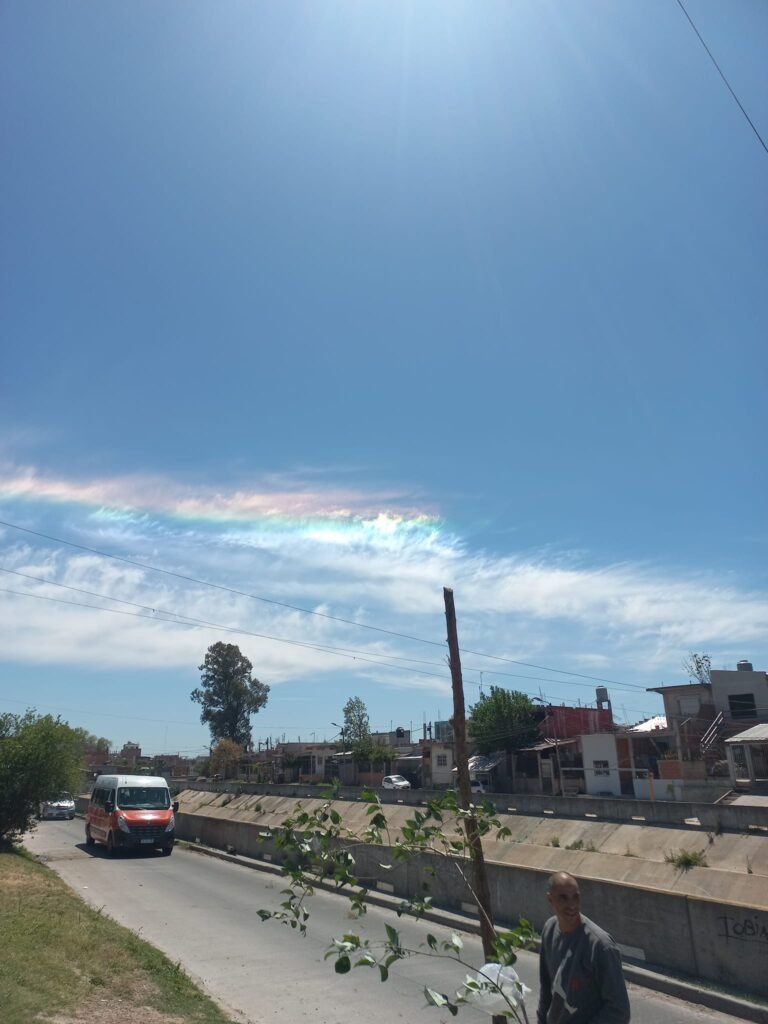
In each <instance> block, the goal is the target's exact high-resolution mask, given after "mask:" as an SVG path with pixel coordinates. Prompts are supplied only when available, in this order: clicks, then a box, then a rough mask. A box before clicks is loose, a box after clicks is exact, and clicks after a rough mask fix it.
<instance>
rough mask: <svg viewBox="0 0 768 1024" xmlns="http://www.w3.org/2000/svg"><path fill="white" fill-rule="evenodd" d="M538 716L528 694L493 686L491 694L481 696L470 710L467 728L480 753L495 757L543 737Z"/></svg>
mask: <svg viewBox="0 0 768 1024" xmlns="http://www.w3.org/2000/svg"><path fill="white" fill-rule="evenodd" d="M536 717H537V716H536V708H535V707H534V706H533V702H532V701H531V698H530V697H528V696H527V695H526V694H524V693H520V692H519V691H518V690H502V689H501V688H500V687H498V686H492V687H491V692H490V693H483V694H481V695H480V700H479V701H478V702H477V704H474V705H473V706H472V707H471V708H470V710H469V719H468V722H467V726H468V730H469V733H470V735H471V736H472V739H473V740H474V741H475V743H476V744H477V749H478V750H479V751H480V753H481V754H492V753H493V752H494V751H495V750H518V749H519V748H520V747H524V746H525V745H526V744H527V743H532V742H534V741H535V740H536V739H537V738H538V736H539V731H538V727H537V725H536Z"/></svg>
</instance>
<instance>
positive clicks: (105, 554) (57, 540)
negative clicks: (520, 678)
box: [0, 519, 645, 690]
mask: <svg viewBox="0 0 768 1024" xmlns="http://www.w3.org/2000/svg"><path fill="white" fill-rule="evenodd" d="M0 526H5V527H6V528H7V529H9V530H18V531H19V532H21V533H27V534H29V535H30V536H32V537H40V538H41V539H43V540H48V541H52V542H53V543H54V544H64V545H65V546H66V547H71V548H76V549H77V550H79V551H87V552H88V554H91V555H98V556H99V557H100V558H110V559H112V560H114V561H116V562H122V563H124V564H125V565H132V566H135V567H136V568H138V569H145V570H146V571H147V572H156V573H160V574H161V575H164V576H171V577H173V578H175V579H179V580H183V581H184V582H186V583H194V584H195V585H197V586H201V587H210V588H212V589H213V590H220V591H223V592H224V593H228V594H234V595H236V596H237V597H246V598H248V599H249V600H252V601H260V602H262V603H264V604H270V605H275V606H276V607H278V608H287V609H288V610H290V611H294V612H300V613H301V614H303V615H315V616H317V617H319V618H321V619H328V620H330V621H332V622H340V623H342V624H343V625H346V626H356V627H357V628H359V629H367V630H371V631H372V632H375V633H382V634H383V635H385V636H393V637H396V638H398V639H400V640H410V641H413V642H414V643H421V644H429V645H430V646H432V647H440V648H441V649H445V641H440V640H429V639H427V638H425V637H419V636H412V635H411V634H409V633H400V632H397V631H396V630H393V629H386V628H384V627H383V626H374V625H372V624H370V623H368V622H357V621H356V620H354V619H345V618H342V617H341V616H338V615H331V614H330V613H328V612H320V611H317V610H316V609H313V608H302V607H301V606H299V605H294V604H288V603H287V602H285V601H276V600H274V599H273V598H269V597H262V596H261V595H259V594H251V593H248V592H247V591H244V590H237V589H236V588H234V587H227V586H224V585H223V584H221V583H211V582H210V581H209V580H202V579H199V578H197V577H195V576H188V575H185V574H184V573H179V572H174V571H173V570H171V569H162V568H160V567H158V566H155V565H150V564H149V563H147V562H140V561H138V560H137V559H133V558H126V557H125V556H123V555H115V554H113V553H112V552H110V551H101V550H99V549H98V548H92V547H89V546H88V545H86V544H77V543H76V542H75V541H71V540H64V539H63V538H62V537H54V536H51V535H50V534H47V533H41V532H40V531H38V530H31V529H29V527H26V526H19V525H18V524H17V523H9V522H6V521H4V520H1V519H0ZM22 596H23V595H22ZM109 600H114V599H112V598H110V599H109ZM70 603H74V602H70ZM105 610H107V609H105ZM223 628H226V627H223ZM293 642H294V643H297V642H298V641H293ZM460 650H461V653H462V654H471V655H473V657H476V658H490V659H492V660H493V661H501V662H505V663H506V664H508V665H519V666H520V667H522V668H533V669H536V670H537V671H539V672H553V673H555V674H557V675H563V676H572V677H574V678H577V679H588V680H591V681H592V682H596V683H608V684H609V685H611V686H621V687H630V688H632V689H638V690H644V689H645V687H643V686H639V685H637V684H636V683H622V682H621V681H619V680H617V679H607V678H605V677H603V676H592V675H588V674H586V673H583V672H573V671H570V670H568V669H563V668H552V667H551V666H548V665H534V664H532V663H531V662H528V661H519V660H516V659H515V658H505V657H502V656H501V655H497V654H486V653H484V652H483V651H473V650H469V649H467V648H463V647H462V648H461V649H460Z"/></svg>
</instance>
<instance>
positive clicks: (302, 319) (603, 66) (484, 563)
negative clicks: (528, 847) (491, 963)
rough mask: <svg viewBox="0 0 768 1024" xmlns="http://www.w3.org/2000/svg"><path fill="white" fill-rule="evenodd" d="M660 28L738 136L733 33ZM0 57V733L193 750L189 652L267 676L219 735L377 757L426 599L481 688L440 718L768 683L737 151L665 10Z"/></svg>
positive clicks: (200, 37)
mask: <svg viewBox="0 0 768 1024" xmlns="http://www.w3.org/2000/svg"><path fill="white" fill-rule="evenodd" d="M687 8H688V10H689V13H690V14H691V16H692V17H693V18H694V20H695V21H696V23H697V25H698V27H699V30H700V31H701V33H702V35H703V37H704V38H705V39H706V40H707V43H708V45H709V47H710V49H711V50H712V51H713V53H714V54H715V55H716V57H717V59H718V61H719V63H720V65H721V67H722V68H723V70H724V72H725V73H726V75H727V76H728V78H729V81H730V82H731V84H732V86H733V88H734V89H735V91H736V92H737V94H738V95H739V98H740V100H741V102H742V103H743V104H744V106H745V108H746V109H747V111H748V112H749V114H750V117H751V118H752V120H753V122H754V123H755V125H756V127H757V128H758V130H759V131H760V132H761V133H762V135H763V138H766V137H768V101H767V99H766V97H768V70H767V69H766V65H765V60H764V54H765V46H766V42H767V41H768V6H766V5H765V4H763V3H761V2H758V0H734V2H732V3H729V4H728V5H723V4H722V3H719V2H717V0H687ZM0 31H1V32H2V37H3V39H4V47H3V50H4V54H3V61H2V63H1V64H0V130H1V131H2V139H3V154H4V155H3V158H2V163H1V164H0V175H1V178H0V186H1V187H0V235H1V237H2V239H3V243H2V251H1V252H0V288H2V313H0V329H1V330H2V353H3V356H2V374H1V375H0V439H1V440H0V519H2V520H3V521H4V522H6V523H10V524H15V525H16V526H22V527H25V528H26V529H28V530H32V531H36V533H38V534H46V535H48V537H50V538H56V539H53V540H50V539H49V540H46V539H44V538H42V537H39V536H35V535H33V534H31V533H23V532H21V531H19V530H15V529H13V528H11V527H0V565H1V566H3V567H4V568H5V569H12V570H14V571H15V572H16V573H19V572H23V573H26V577H30V576H31V577H34V578H33V579H29V578H25V577H21V576H13V575H12V574H9V573H7V572H6V573H2V574H0V575H2V576H3V579H2V580H0V586H3V587H4V588H5V590H6V591H8V590H13V591H15V592H16V593H7V592H0V652H1V653H0V658H2V661H0V709H2V710H9V711H18V710H23V708H24V707H25V706H26V705H28V704H30V705H34V706H36V707H37V708H38V709H39V710H41V711H48V710H51V711H60V712H61V714H62V715H63V716H64V717H66V718H67V719H68V720H70V721H71V722H72V723H73V724H77V725H83V726H85V727H86V728H88V729H90V730H91V731H93V732H97V733H99V734H100V735H106V736H108V737H109V738H110V739H112V740H113V742H114V743H116V744H121V743H122V742H124V741H125V740H127V739H133V740H136V741H139V742H141V743H142V745H143V746H144V748H145V749H147V750H149V751H151V752H157V751H161V750H168V751H172V750H199V749H201V748H202V747H204V746H205V744H206V742H207V732H206V730H205V729H204V728H203V727H202V726H201V725H200V724H199V722H198V715H197V711H196V706H195V705H193V704H192V703H191V702H190V700H189V693H190V691H191V690H192V689H193V688H194V686H195V685H197V682H198V673H197V666H198V664H199V663H200V662H201V661H202V658H203V655H204V652H205V649H206V648H207V646H208V645H209V644H210V643H213V642H215V641H216V640H219V639H226V640H228V641H231V642H237V643H239V644H240V646H241V648H242V650H243V652H244V653H245V654H247V655H248V657H249V658H250V659H251V661H252V662H253V664H254V670H255V672H256V674H257V675H259V677H260V678H261V679H263V680H264V681H265V682H268V683H269V684H270V685H271V686H272V693H271V698H270V702H269V705H268V707H267V708H266V709H265V710H264V711H263V712H261V714H260V715H259V716H258V717H257V718H256V719H254V737H255V738H256V739H258V738H259V737H262V738H264V737H266V736H272V737H273V738H275V737H277V736H279V735H282V734H283V733H285V734H286V736H287V738H291V739H292V738H295V737H296V736H302V738H310V736H312V735H314V736H316V738H321V737H322V736H328V737H329V738H330V737H331V736H332V735H333V733H334V731H335V730H334V729H333V727H332V726H331V724H330V723H331V722H333V721H336V722H338V721H340V717H339V716H340V714H341V708H342V706H343V704H344V702H345V700H346V699H347V697H348V696H350V695H352V694H359V695H360V696H362V697H363V699H364V700H365V701H366V702H367V704H368V707H369V710H370V713H371V719H372V723H373V725H374V726H375V727H377V728H378V727H380V728H389V726H390V723H394V724H395V725H397V724H401V725H405V726H406V727H407V726H409V725H410V724H411V723H413V727H414V728H417V727H418V726H420V723H421V722H422V721H423V720H424V717H425V716H426V718H427V719H428V720H434V719H436V718H438V717H443V718H445V717H448V712H449V707H450V693H449V691H450V687H449V679H448V674H447V669H446V667H445V663H444V657H445V652H444V649H442V648H441V647H440V646H439V644H440V643H441V642H442V641H443V639H444V636H445V625H444V619H443V609H442V587H443V585H448V586H453V587H454V588H455V592H456V604H457V609H458V613H459V629H460V636H461V640H462V642H463V645H464V646H465V647H467V648H470V649H472V650H474V651H478V652H483V653H485V654H491V655H495V656H497V657H501V658H506V659H509V661H507V662H503V661H495V660H493V659H491V658H480V657H479V656H474V655H473V656H469V655H467V656H466V658H465V666H466V668H467V672H466V682H467V699H468V701H469V702H470V703H472V701H473V700H475V699H476V697H477V693H478V686H479V682H480V673H481V672H482V673H483V683H484V684H490V683H495V684H497V685H510V686H515V687H517V688H520V689H524V690H526V691H527V692H531V693H535V694H539V693H541V694H543V695H544V696H545V697H546V698H548V699H552V700H560V699H562V700H566V701H573V702H576V701H577V700H581V701H582V702H584V701H590V700H592V699H593V698H594V689H593V688H594V685H595V681H594V680H590V679H586V678H583V677H584V676H596V677H600V678H604V679H609V680H612V681H613V683H615V684H616V685H613V687H612V689H611V696H612V699H613V702H614V707H615V709H616V710H617V715H618V717H619V718H622V719H626V720H636V719H638V718H641V717H643V716H645V715H650V714H653V713H656V712H657V711H659V710H660V705H659V703H658V701H657V699H655V698H654V697H653V695H647V694H646V693H645V690H644V688H645V687H646V686H654V685H658V684H659V683H661V682H662V681H667V682H672V681H678V680H681V679H682V678H683V675H682V672H681V661H682V659H683V657H684V656H685V655H686V653H687V652H688V651H689V650H691V649H694V650H706V651H709V652H710V653H711V655H712V658H713V663H714V664H715V665H717V666H734V665H735V663H736V661H737V660H738V659H739V658H742V657H747V658H751V660H752V661H753V662H754V663H755V667H756V668H768V642H767V639H766V621H767V619H768V575H767V574H766V568H765V564H766V559H765V555H766V541H767V540H768V530H767V529H766V516H765V507H766V497H767V495H766V486H765V479H766V473H765V470H766V466H765V386H766V369H767V363H768V359H767V357H766V346H765V338H766V336H767V335H768V289H766V287H765V273H766V249H768V231H767V230H766V228H768V205H767V203H766V196H768V188H767V187H766V186H767V184H768V156H767V155H766V153H765V151H764V150H763V149H762V148H761V146H760V143H759V141H758V139H757V138H756V137H755V134H754V133H753V131H752V129H751V128H750V127H749V125H748V124H747V122H746V120H745V119H744V117H743V115H742V114H741V112H740V111H739V109H738V107H737V106H736V104H735V103H734V101H733V98H732V97H731V95H730V94H729V93H728V91H727V89H726V87H725V85H724V84H723V82H722V80H721V78H720V77H719V75H718V74H717V71H716V70H715V68H714V67H713V65H712V63H711V62H710V60H709V58H708V57H707V55H706V53H705V52H704V50H703V48H702V47H701V44H700V43H699V41H698V39H697V38H696V36H695V35H694V33H693V31H692V29H691V27H690V25H689V24H688V23H687V21H686V20H685V18H684V15H683V13H682V11H681V10H680V7H679V6H678V4H677V3H676V2H675V0H646V2H644V3H642V4H627V3H620V2H602V3H596V2H576V0H571V2H568V0H558V2H555V0H551V2H545V0H530V2H526V0H516V2H514V3H511V2H496V0H487V2H484V3H483V4H477V3H470V2H452V3H451V2H446V0H441V2H439V3H438V2H430V0H419V2H416V0H400V2H393V0H386V2H384V0H382V2H373V0H371V2H364V3H353V2H351V0H344V2H341V0H339V2H322V0H315V2H311V3H310V2H305V3H302V2H295V3H284V2H282V0H280V2H278V0H263V2H261V3H242V2H228V3H227V4H212V3H210V2H208V3H198V2H188V0H185V2H184V3H183V4H182V3H180V2H178V3H177V2H172V0H166V2H165V3H163V4H155V3H148V2H141V0H139V2H133V3H132V4H130V5H128V6H126V5H124V4H117V3H114V2H110V0H108V2H102V3H98V4H97V3H79V2H75V0H71V2H69V3H67V4H66V5H62V4H59V3H45V2H40V3H36V4H33V5H30V4H28V3H23V2H20V0H9V2H6V3H5V4H3V6H2V10H0ZM61 541H70V542H73V543H75V544H79V545H82V546H84V547H85V548H90V549H95V550H97V551H100V552H104V553H107V554H115V555H119V556H121V557H123V558H127V559H129V560H132V561H134V562H141V563H142V564H143V565H145V566H153V567H156V568H161V569H165V570H168V571H170V572H173V573H177V574H179V575H180V576H183V577H187V578H188V579H185V580H182V579H180V578H179V577H178V576H169V575H163V574H159V573H156V572H153V571H151V570H150V569H147V568H139V567H137V566H135V565H129V564H127V563H125V562H119V561H116V560H114V559H111V558H108V557H104V556H101V555H94V554H89V553H88V552H86V551H83V550H81V549H77V548H73V547H68V546H67V545H66V544H63V543H61ZM40 580H46V581H49V582H39V581H40ZM195 580H198V581H207V582H211V583H215V584H218V585H219V586H221V587H225V588H230V589H232V590H237V591H241V592H243V593H247V594H253V595H258V596H259V597H263V598H268V599H271V600H274V601H277V602H282V605H291V606H295V607H297V608H304V609H309V610H314V611H321V612H323V615H324V616H329V617H321V616H317V615H308V614H304V613H302V612H299V611H295V610H292V609H291V608H286V607H283V606H282V605H277V604H269V603H266V602H264V601H256V600H252V599H250V598H247V597H243V596H238V595H235V594H232V593H230V592H228V591H226V590H216V589H212V588H210V587H207V586H205V585H203V583H199V582H198V583H196V582H193V581H195ZM56 583H58V584H66V585H67V586H70V587H73V586H74V587H79V588H80V589H81V590H87V591H89V592H90V593H91V594H92V595H93V594H95V595H104V596H100V597H92V596H91V597H88V596H85V595H82V594H80V595H78V594H76V593H75V592H74V591H71V590H70V591H67V590H65V589H62V588H61V587H56V586H55V584H56ZM22 593H23V594H24V595H27V596H21V595H22ZM30 594H34V595H37V596H36V597H31V596H28V595H30ZM107 596H108V597H110V598H113V599H117V600H120V601H123V602H133V604H118V603H117V601H116V600H112V601H107V600H106V597H107ZM44 597H58V598H60V599H65V600H77V601H80V602H82V603H91V604H97V605H99V606H101V607H106V606H109V607H112V608H114V609H118V610H121V611H122V612H132V611H133V612H136V611H139V610H140V609H137V608H136V607H135V605H140V606H144V607H146V608H150V609H157V608H163V609H166V610H169V611H170V612H173V613H174V617H175V618H176V621H175V622H174V623H169V622H167V621H159V619H160V617H161V616H160V615H159V614H157V613H156V612H150V613H148V614H150V615H151V616H152V615H154V620H153V619H152V618H142V617H134V616H133V615H126V614H114V613H110V612H105V611H97V610H95V609H92V608H83V607H79V606H72V605H70V606H67V605H63V604H59V603H55V602H51V601H47V600H42V599H41V598H44ZM178 616H187V617H188V618H189V617H191V618H194V619H196V620H205V621H206V622H211V623H215V624H217V626H220V627H223V626H227V627H230V628H232V629H239V630H242V631H244V632H243V633H241V634H232V633H223V632H222V630H221V629H217V628H214V627H202V626H199V627H198V626H193V625H190V624H187V625H182V624H180V621H179V619H178ZM334 617H335V618H334ZM165 618H167V616H166V617H165ZM337 619H346V620H352V621H355V622H362V623H366V624H368V625H375V626H378V627H382V628H384V629H387V630H390V631H392V632H394V633H401V634H408V635H409V636H415V637H419V638H424V639H427V640H431V641H433V642H437V644H438V646H435V645H434V643H433V644H423V643H417V642H415V641H407V640H404V639H402V638H398V637H396V636H392V635H389V634H386V633H376V632H374V631H372V630H365V629H360V628H357V627H354V626H351V625H348V624H345V623H342V622H339V621H337ZM254 633H258V634H262V635H269V636H277V637H281V638H284V639H288V640H298V641H303V642H306V643H312V644H319V645H325V646H326V647H327V646H330V647H334V648H337V649H338V648H344V650H345V651H346V652H351V651H357V652H361V653H359V654H358V656H357V660H353V659H352V658H351V657H342V656H341V654H340V653H339V652H338V650H337V653H335V654H333V653H329V652H328V651H322V652H321V651H318V650H316V649H313V648H307V647H297V646H295V645H291V644H286V643H277V642H275V641H273V640H267V639H263V636H262V637H257V636H253V635H248V634H254ZM238 637H239V639H238ZM373 655H376V657H377V658H378V660H379V662H380V663H379V664H378V665H372V664H371V662H370V661H366V662H364V661H362V660H360V659H361V658H362V657H372V656H373ZM383 658H386V660H387V664H386V665H383V664H381V661H382V659H383ZM395 658H401V659H405V658H413V659H416V661H414V662H406V661H394V660H392V659H395ZM422 661H426V662H428V663H429V664H420V662H422ZM512 662H527V663H530V664H535V665H537V666H545V667H547V668H552V667H554V668H557V669H561V670H564V671H563V672H560V673H553V672H551V671H543V670H542V669H541V668H539V669H535V670H534V669H528V668H525V667H522V666H520V665H515V664H513V663H512ZM502 672H509V673H510V675H506V676H505V675H502V674H501V673H502ZM565 672H570V673H580V675H567V674H565ZM422 673H430V674H422ZM515 673H517V674H518V675H515ZM520 676H527V677H530V678H520ZM621 709H623V710H621Z"/></svg>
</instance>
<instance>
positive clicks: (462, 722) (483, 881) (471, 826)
mask: <svg viewBox="0 0 768 1024" xmlns="http://www.w3.org/2000/svg"><path fill="white" fill-rule="evenodd" d="M443 600H444V601H445V621H446V624H447V626H448V653H449V655H450V660H449V663H450V666H451V684H452V686H453V737H454V746H455V753H456V769H457V774H458V777H459V803H460V805H461V807H463V808H467V807H469V806H470V804H471V803H472V794H471V792H470V787H469V759H468V758H467V718H466V714H465V711H464V682H463V680H462V677H461V658H460V656H459V635H458V632H457V630H456V608H455V607H454V603H453V590H451V589H450V588H449V587H443ZM464 827H465V829H466V833H467V841H468V842H469V855H470V858H471V860H472V866H473V869H474V870H473V879H472V881H473V887H474V896H475V900H476V901H477V909H478V911H479V913H480V936H481V938H482V940H483V953H484V954H485V962H486V963H495V962H496V961H497V960H498V957H497V955H496V952H495V949H494V944H495V941H496V930H495V928H494V926H493V911H492V909H491V893H490V890H489V888H488V875H487V873H486V870H485V858H484V857H483V844H482V840H481V838H480V834H479V832H478V829H477V818H476V817H475V815H474V814H471V815H470V816H469V817H467V818H465V819H464ZM491 1020H492V1022H493V1024H504V1017H502V1016H500V1015H499V1016H496V1015H494V1016H493V1017H492V1018H491Z"/></svg>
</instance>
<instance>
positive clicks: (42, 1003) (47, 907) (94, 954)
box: [0, 848, 230, 1024]
mask: <svg viewBox="0 0 768 1024" xmlns="http://www.w3.org/2000/svg"><path fill="white" fill-rule="evenodd" d="M0 892H2V894H3V896H2V899H1V900H0V945H1V946H2V955H1V956H0V992H2V1011H1V1012H0V1016H1V1017H2V1020H3V1024H33V1022H35V1021H38V1020H42V1019H43V1018H44V1017H47V1016H49V1015H51V1014H53V1013H55V1012H58V1013H63V1012H66V1013H67V1014H68V1015H69V1016H71V1017H72V1018H73V1019H76V1020H78V1021H79V1020H81V1019H82V1021H83V1022H85V1021H87V1020H91V1021H92V1020H96V1019H98V1007H99V1004H102V1005H103V1003H102V1001H103V1000H107V1002H108V1003H109V1004H110V1006H111V1008H112V1009H115V1003H118V1004H120V1005H124V1007H125V1018H126V1019H133V1020H143V1019H144V1016H146V1015H147V1012H148V1011H150V1010H152V1011H154V1014H153V1015H152V1020H153V1021H157V1022H158V1024H160V1022H161V1021H162V1017H161V1016H160V1015H162V1014H167V1015H168V1019H169V1021H170V1020H171V1019H173V1020H174V1022H175V1021H177V1020H181V1021H184V1022H185V1024H230V1018H229V1017H227V1016H226V1015H225V1014H224V1012H223V1011H222V1010H220V1009H219V1008H218V1006H216V1004H215V1003H213V1002H212V1000H210V999H209V998H208V997H207V996H205V995H204V994H203V993H202V992H201V991H200V990H199V989H198V988H197V987H196V986H195V985H194V984H193V983H192V981H191V980H190V979H189V978H188V977H187V975H186V974H185V973H184V971H183V970H182V969H181V967H180V966H179V965H178V964H174V963H173V962H172V961H170V960H169V959H168V958H167V957H166V956H164V955H163V954H162V953H160V951H159V950H157V949H155V948H154V947H153V946H151V945H149V943H147V942H144V941H143V940H142V939H140V938H139V937H138V936H136V935H134V934H133V932H130V931H128V929H126V928H123V927H122V926H121V925H119V924H117V923H116V922H115V921H113V920H112V919H111V918H109V917H107V916H106V915H105V914H100V913H99V912H98V911H96V910H93V909H92V908H91V907H89V906H87V905H86V904H85V903H84V902H83V901H82V900H81V899H80V897H79V896H77V895H76V894H75V893H74V892H72V891H71V890H70V889H68V888H67V886H66V885H65V884H64V882H62V881H61V879H60V878H59V877H58V875H56V874H55V873H54V872H53V871H51V870H50V869H49V868H47V867H45V866H44V865H42V864H38V863H37V862H36V861H34V860H33V859H32V858H31V857H30V856H29V855H28V854H27V853H25V852H24V851H23V850H10V851H9V850H8V849H7V848H4V849H0ZM142 1011H144V1014H142ZM110 1019H112V1018H111V1017H110Z"/></svg>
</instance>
